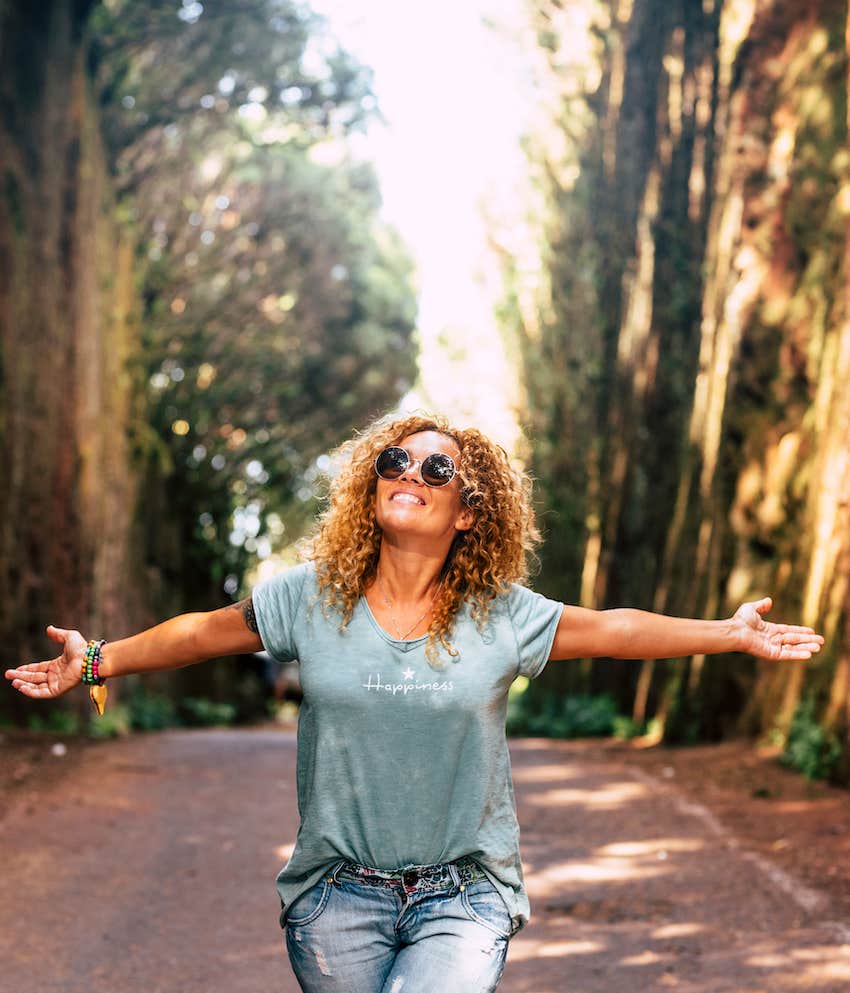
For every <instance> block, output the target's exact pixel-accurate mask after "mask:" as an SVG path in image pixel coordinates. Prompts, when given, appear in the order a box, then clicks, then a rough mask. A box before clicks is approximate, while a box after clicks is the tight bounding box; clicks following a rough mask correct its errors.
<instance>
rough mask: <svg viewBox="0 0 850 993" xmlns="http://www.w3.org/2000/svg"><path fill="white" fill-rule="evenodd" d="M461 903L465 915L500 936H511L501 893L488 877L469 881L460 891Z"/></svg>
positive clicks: (509, 923) (506, 909)
mask: <svg viewBox="0 0 850 993" xmlns="http://www.w3.org/2000/svg"><path fill="white" fill-rule="evenodd" d="M460 896H461V904H462V905H463V909H464V910H465V911H466V914H467V916H468V917H469V918H470V919H471V920H473V921H475V923H476V924H482V925H483V926H484V927H486V928H488V929H489V930H490V931H493V932H494V933H495V934H497V935H498V936H499V937H500V938H510V936H511V915H510V914H509V913H508V908H507V906H506V905H505V901H504V900H503V899H502V897H501V894H500V893H499V891H498V890H497V889H496V887H495V886H494V885H493V884H492V883H491V882H490V880H489V879H481V880H478V881H476V882H474V883H469V884H468V885H467V886H466V887H465V888H464V889H463V890H462V891H461V894H460Z"/></svg>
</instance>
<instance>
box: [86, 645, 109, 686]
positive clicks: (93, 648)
mask: <svg viewBox="0 0 850 993" xmlns="http://www.w3.org/2000/svg"><path fill="white" fill-rule="evenodd" d="M105 644H106V641H105V640H104V639H101V640H100V641H90V642H89V643H88V645H86V654H85V658H84V659H83V671H82V680H83V682H84V683H85V684H86V686H103V684H104V683H105V682H106V680H105V679H104V678H103V677H102V676H101V675H100V672H99V671H98V670H99V668H100V652H101V649H102V648H103V646H104V645H105Z"/></svg>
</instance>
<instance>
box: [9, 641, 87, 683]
mask: <svg viewBox="0 0 850 993" xmlns="http://www.w3.org/2000/svg"><path fill="white" fill-rule="evenodd" d="M47 635H48V637H49V638H52V640H53V641H56V642H58V643H59V644H60V645H62V654H61V655H58V656H57V657H56V658H55V659H48V660H47V661H46V662H31V663H29V664H28V665H22V666H18V668H17V669H7V670H6V679H9V680H11V682H12V686H14V687H15V689H16V690H20V692H21V693H23V694H24V696H29V697H33V698H35V699H38V700H44V699H47V698H49V697H56V696H61V695H62V694H63V693H66V692H67V691H68V690H70V689H73V688H74V687H75V686H77V685H78V684H79V682H80V680H81V678H82V671H83V659H84V657H85V654H86V640H85V638H84V637H83V636H82V635H81V634H80V632H79V631H65V630H64V629H63V628H55V627H52V626H51V627H49V628H48V629H47Z"/></svg>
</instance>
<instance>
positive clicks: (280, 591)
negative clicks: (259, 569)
mask: <svg viewBox="0 0 850 993" xmlns="http://www.w3.org/2000/svg"><path fill="white" fill-rule="evenodd" d="M311 568H312V567H311V565H310V563H306V562H305V563H304V564H303V565H296V566H293V567H292V568H291V569H284V571H283V572H280V573H278V574H277V575H276V576H273V577H272V578H271V579H268V580H266V581H265V582H264V583H260V584H259V586H255V587H254V589H253V591H252V592H251V600H252V601H253V604H254V616H255V617H256V619H257V629H258V630H259V632H260V638H261V640H262V642H263V647H264V648H265V650H266V651H267V652H268V653H269V655H271V656H272V657H273V658H276V659H277V660H278V662H292V661H293V659H296V658H297V657H298V653H297V650H296V647H295V638H294V629H295V619H296V615H297V613H298V608H299V605H300V603H301V598H302V596H303V594H304V584H305V582H306V579H307V575H308V572H309V570H310V569H311Z"/></svg>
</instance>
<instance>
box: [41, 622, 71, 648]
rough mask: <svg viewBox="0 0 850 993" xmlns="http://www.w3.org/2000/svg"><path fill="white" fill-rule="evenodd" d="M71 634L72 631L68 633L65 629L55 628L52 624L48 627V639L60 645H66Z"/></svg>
mask: <svg viewBox="0 0 850 993" xmlns="http://www.w3.org/2000/svg"><path fill="white" fill-rule="evenodd" d="M70 633H71V632H70V631H66V630H65V629H64V628H55V627H54V626H53V625H52V624H48V626H47V637H48V638H50V639H51V640H52V641H55V642H58V643H59V644H60V645H64V644H65V639H66V638H67V637H68V635H69V634H70Z"/></svg>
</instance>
